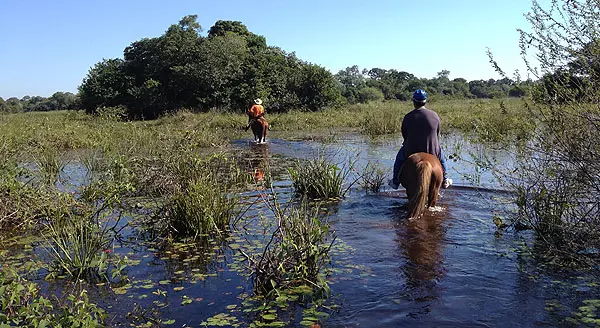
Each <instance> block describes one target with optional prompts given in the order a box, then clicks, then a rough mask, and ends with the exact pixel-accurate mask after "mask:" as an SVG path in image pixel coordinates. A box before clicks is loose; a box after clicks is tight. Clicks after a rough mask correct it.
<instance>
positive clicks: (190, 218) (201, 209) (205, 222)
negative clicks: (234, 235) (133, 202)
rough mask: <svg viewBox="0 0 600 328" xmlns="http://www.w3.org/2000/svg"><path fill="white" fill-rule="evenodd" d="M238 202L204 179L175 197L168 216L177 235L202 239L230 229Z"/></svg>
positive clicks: (215, 184) (170, 203) (234, 197)
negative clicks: (201, 237)
mask: <svg viewBox="0 0 600 328" xmlns="http://www.w3.org/2000/svg"><path fill="white" fill-rule="evenodd" d="M237 203H238V199H237V197H236V196H234V195H229V194H227V193H226V191H225V190H223V188H222V187H220V186H219V184H218V183H216V181H214V180H213V179H211V178H207V177H204V178H200V179H198V180H196V181H193V182H191V183H190V184H189V185H188V186H187V187H186V188H185V189H184V190H182V191H181V192H178V193H177V194H175V195H174V196H173V198H172V199H171V201H170V202H169V203H168V205H167V206H166V216H167V219H168V220H169V225H170V227H171V230H172V232H173V233H174V234H176V235H177V236H179V237H191V238H198V237H200V236H208V235H209V234H211V233H215V232H216V233H219V232H221V231H222V230H224V229H226V228H227V227H228V226H229V223H230V220H231V219H232V218H235V217H236V216H237V215H238V211H236V208H237Z"/></svg>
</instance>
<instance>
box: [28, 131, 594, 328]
mask: <svg viewBox="0 0 600 328" xmlns="http://www.w3.org/2000/svg"><path fill="white" fill-rule="evenodd" d="M399 143H400V141H399V140H397V139H387V140H382V141H378V142H370V141H368V140H365V139H363V137H361V136H349V137H344V138H340V139H337V140H335V141H334V142H330V143H325V144H322V143H318V142H308V141H284V140H279V139H272V140H269V143H268V144H266V145H260V146H256V145H253V144H251V143H249V142H248V141H247V140H239V141H235V142H234V143H233V146H234V147H236V148H238V149H239V150H240V151H243V152H248V153H249V154H250V155H251V157H252V158H251V160H249V164H248V165H249V170H251V171H252V170H254V171H256V169H259V168H260V169H265V166H268V165H270V166H273V167H275V166H277V165H278V163H281V161H282V158H310V157H312V156H314V155H315V154H317V153H318V152H319V151H321V150H325V152H326V153H327V154H329V155H330V156H332V157H333V158H336V159H338V160H339V162H340V163H344V162H346V161H347V160H348V158H352V159H357V162H356V165H357V167H361V166H364V165H365V164H366V163H367V162H368V161H378V162H379V164H380V165H381V167H383V168H385V169H387V170H388V171H391V168H392V165H393V160H394V157H395V154H396V151H397V148H398V146H399ZM443 146H444V150H445V152H446V154H452V153H460V155H461V157H463V160H450V161H448V167H449V170H450V172H451V174H450V175H451V177H452V178H453V179H454V182H455V185H454V186H453V187H452V188H450V189H447V190H443V191H442V192H441V199H440V201H439V205H440V206H439V208H438V209H437V210H436V211H435V212H429V213H428V215H426V216H425V217H423V218H422V219H420V220H415V221H407V220H405V219H404V218H403V217H404V215H405V208H404V205H405V204H406V199H405V198H404V193H403V192H402V191H390V190H389V189H388V190H386V191H384V192H382V193H379V194H367V193H365V191H363V190H360V189H358V188H353V189H352V190H351V191H350V193H349V194H348V195H347V197H346V198H345V199H343V200H341V201H339V202H337V203H335V204H333V205H329V206H328V209H329V213H330V215H329V221H330V223H331V224H332V227H333V228H334V229H335V231H336V236H337V241H336V243H337V246H336V247H335V251H334V252H333V254H332V255H333V256H332V262H331V263H332V264H331V270H332V272H333V273H332V274H331V276H330V277H329V280H330V284H331V292H332V294H331V298H330V299H329V300H328V302H327V304H328V305H329V306H332V310H330V311H328V313H329V314H330V317H329V318H327V319H323V320H321V322H320V324H321V326H322V327H404V326H408V327H515V326H522V327H532V326H544V327H546V326H563V325H564V326H570V325H572V324H571V323H569V322H568V321H566V320H565V319H566V318H568V317H577V315H576V312H578V311H579V310H578V308H579V307H580V306H583V305H585V304H584V303H583V301H584V300H586V299H596V298H600V295H599V294H600V293H599V290H598V287H596V284H595V280H594V278H593V277H589V276H586V275H585V274H584V273H573V272H570V273H568V274H563V275H561V274H558V273H549V272H545V271H543V270H540V269H538V268H537V267H536V265H535V263H534V262H533V261H532V260H531V259H530V257H529V256H528V255H527V253H526V252H524V251H523V248H522V247H521V246H522V245H523V243H528V244H531V242H532V238H531V236H530V235H528V234H527V233H521V234H515V233H512V232H505V233H504V234H503V235H502V236H500V234H498V233H497V231H496V228H495V226H494V224H493V220H492V219H493V216H494V215H503V213H504V211H505V210H506V207H505V205H504V204H503V202H504V200H505V198H506V197H507V194H506V193H504V192H502V191H501V188H502V187H501V185H500V184H499V183H498V181H496V180H495V179H494V178H493V176H492V175H491V174H490V173H489V172H477V171H476V170H475V169H474V168H473V166H471V165H470V164H469V163H468V161H469V159H470V156H471V155H470V154H472V155H474V156H479V155H480V154H481V153H482V152H485V150H483V149H482V148H480V147H477V146H473V145H470V144H468V143H467V142H465V141H463V140H462V138H460V137H456V136H455V137H447V138H444V144H443ZM493 155H494V156H497V157H498V158H500V160H501V161H502V162H503V163H510V156H508V155H507V154H493ZM81 170H84V167H83V166H81V165H76V164H72V165H70V166H68V167H67V168H66V169H65V172H64V174H65V176H64V177H63V178H64V179H63V180H69V177H70V178H71V179H73V180H75V181H74V182H72V183H71V184H70V185H74V186H77V185H78V184H80V183H84V182H81V181H79V182H78V180H82V181H83V180H84V179H85V174H82V172H81ZM279 176H280V177H284V176H285V175H284V174H281V175H279ZM480 186H483V187H485V189H481V188H475V187H480ZM68 188H69V187H66V189H68ZM275 189H276V191H277V193H278V194H280V196H281V198H282V199H285V198H289V197H291V192H292V189H291V182H290V181H289V180H286V179H283V180H279V181H276V182H275ZM262 192H263V191H261V190H259V191H255V192H250V193H247V194H246V196H245V201H246V202H252V201H255V200H258V199H260V197H259V196H260V194H261V193H262ZM265 213H267V216H268V211H266V210H265V207H264V204H261V203H257V204H256V205H255V206H254V208H253V209H252V210H251V211H249V212H248V216H249V218H248V219H249V221H250V223H248V224H247V225H246V228H247V230H245V231H244V232H245V233H249V235H248V234H243V233H240V234H232V235H230V236H228V237H227V238H226V239H225V240H223V241H219V242H212V243H209V244H207V245H204V247H202V248H195V247H194V246H190V245H179V246H176V247H174V248H173V249H170V250H158V249H156V248H154V247H153V246H152V245H149V244H147V243H145V242H144V239H143V238H141V237H140V235H139V234H138V231H137V230H136V228H135V227H130V228H129V229H126V230H125V233H124V235H123V238H121V239H120V242H119V243H117V244H116V245H115V246H116V247H115V249H114V251H115V252H117V253H118V254H121V255H126V256H127V257H128V258H129V259H130V260H131V261H133V262H131V263H130V264H129V266H128V267H127V275H128V277H129V279H130V280H129V283H128V284H126V285H124V286H113V287H114V288H113V289H107V288H104V287H98V288H97V289H93V288H91V289H88V290H89V291H90V295H91V297H92V299H93V300H94V301H96V302H99V304H100V305H101V306H102V307H104V308H106V309H107V310H108V312H109V313H110V317H111V318H113V319H112V321H111V325H113V326H121V325H124V326H125V325H129V324H130V323H134V324H141V323H145V322H148V321H152V320H154V321H155V322H163V323H171V322H173V321H172V320H174V325H173V327H174V326H177V327H182V326H193V327H197V326H200V325H201V324H202V323H206V322H207V320H208V319H209V318H214V317H215V316H216V315H217V316H220V318H226V320H225V322H229V324H230V325H234V324H237V326H239V327H245V326H248V321H247V320H248V316H247V314H245V313H244V312H243V311H242V310H241V309H242V307H241V303H242V301H243V299H244V297H245V295H248V294H251V292H252V287H251V283H250V281H249V280H248V278H247V277H246V276H245V275H243V274H240V271H242V270H240V266H242V265H243V261H241V260H240V254H239V252H238V251H237V248H238V247H239V245H240V244H243V243H244V242H253V241H260V240H261V238H262V239H264V238H266V237H265V235H264V234H261V231H260V225H261V223H260V222H259V221H260V220H259V219H258V217H259V215H260V214H265ZM253 217H254V219H253ZM233 245H237V246H236V247H234V246H233ZM33 253H36V252H35V250H34V251H33ZM37 253H40V252H37ZM38 277H39V278H40V279H39V282H40V284H44V288H46V290H47V292H50V291H54V292H56V291H59V290H60V289H61V284H60V283H50V284H45V283H44V282H43V280H42V279H41V277H43V273H42V274H40V275H39V276H38ZM57 293H59V292H57ZM579 312H581V311H579ZM128 313H129V317H128V318H127V314H128ZM224 315H225V316H224ZM232 318H233V319H232ZM136 320H137V321H136ZM300 320H301V318H297V319H292V320H291V321H290V322H291V323H290V324H289V326H298V327H300V326H301V325H300V324H299V322H300ZM221 323H222V324H224V323H223V321H222V322H221ZM579 324H581V322H578V323H577V324H573V325H579ZM225 325H226V324H225Z"/></svg>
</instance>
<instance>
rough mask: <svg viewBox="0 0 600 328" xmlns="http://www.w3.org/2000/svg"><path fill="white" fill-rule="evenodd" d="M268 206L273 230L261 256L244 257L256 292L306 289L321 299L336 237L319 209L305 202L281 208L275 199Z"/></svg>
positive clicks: (279, 293)
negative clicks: (273, 222)
mask: <svg viewBox="0 0 600 328" xmlns="http://www.w3.org/2000/svg"><path fill="white" fill-rule="evenodd" d="M268 206H269V209H270V211H271V212H272V213H273V215H274V219H275V222H276V227H275V229H274V231H273V233H272V234H271V237H270V238H269V240H268V242H267V243H266V246H265V247H264V250H263V252H262V254H258V255H248V254H245V256H246V257H247V259H248V260H249V270H250V271H251V272H252V277H253V282H254V290H255V292H256V293H257V294H258V295H263V296H269V295H281V294H285V293H290V292H292V291H293V290H294V289H296V288H307V289H308V290H309V291H310V292H309V293H308V294H309V295H312V294H313V292H316V293H317V294H320V295H323V294H322V293H326V292H327V291H328V290H329V287H328V284H327V281H326V280H325V279H324V272H323V269H324V268H325V265H326V264H327V263H328V261H329V251H330V249H331V246H332V245H333V243H334V241H335V236H334V235H333V231H332V230H331V229H330V226H329V224H328V223H327V222H326V221H324V220H323V219H322V218H321V217H322V216H321V215H320V213H319V207H318V206H316V207H311V205H310V204H309V202H308V201H307V200H306V199H303V200H302V201H300V202H299V203H294V202H288V203H287V204H285V206H282V205H281V204H280V203H279V201H278V199H277V196H276V195H274V196H273V199H272V200H271V201H270V202H269V205H268Z"/></svg>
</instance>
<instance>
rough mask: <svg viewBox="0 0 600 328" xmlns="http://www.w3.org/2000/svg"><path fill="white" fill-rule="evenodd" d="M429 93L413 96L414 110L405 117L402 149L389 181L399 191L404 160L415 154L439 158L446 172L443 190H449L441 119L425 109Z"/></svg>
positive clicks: (421, 91) (449, 182)
mask: <svg viewBox="0 0 600 328" xmlns="http://www.w3.org/2000/svg"><path fill="white" fill-rule="evenodd" d="M426 102H427V93H426V92H425V90H421V89H419V90H417V91H415V92H414V94H413V105H414V108H415V109H413V110H412V111H411V112H410V113H408V114H406V115H405V116H404V119H403V120H402V137H403V138H404V141H403V142H402V147H401V148H400V150H399V151H398V154H397V155H396V161H395V162H394V173H393V174H394V175H393V177H392V179H391V180H390V181H389V183H388V184H389V186H390V187H392V188H394V189H398V187H399V185H400V170H402V165H403V164H404V160H406V158H408V156H410V155H412V154H414V153H420V152H424V153H429V154H432V155H435V156H437V158H438V159H439V160H440V163H441V164H442V169H443V170H444V181H443V182H442V188H448V187H449V186H450V185H451V184H452V179H449V178H448V177H447V170H446V159H445V158H444V153H443V152H442V148H441V147H440V143H439V136H440V117H439V116H438V114H437V113H436V112H434V111H432V110H430V109H427V108H425V103H426Z"/></svg>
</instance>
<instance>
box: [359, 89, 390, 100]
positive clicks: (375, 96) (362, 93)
mask: <svg viewBox="0 0 600 328" xmlns="http://www.w3.org/2000/svg"><path fill="white" fill-rule="evenodd" d="M358 98H359V101H360V102H361V103H367V102H371V101H381V100H383V99H384V96H383V92H381V90H379V89H378V88H374V87H364V88H362V89H360V90H358Z"/></svg>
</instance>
